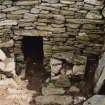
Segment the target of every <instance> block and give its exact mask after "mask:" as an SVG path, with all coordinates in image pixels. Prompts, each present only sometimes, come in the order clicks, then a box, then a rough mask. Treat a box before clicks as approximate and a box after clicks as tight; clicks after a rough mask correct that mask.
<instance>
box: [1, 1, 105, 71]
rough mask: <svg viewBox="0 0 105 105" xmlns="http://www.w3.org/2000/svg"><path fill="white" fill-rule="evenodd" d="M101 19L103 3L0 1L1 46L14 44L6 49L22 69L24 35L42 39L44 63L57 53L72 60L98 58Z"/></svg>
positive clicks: (100, 48)
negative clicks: (70, 54) (66, 55)
mask: <svg viewBox="0 0 105 105" xmlns="http://www.w3.org/2000/svg"><path fill="white" fill-rule="evenodd" d="M104 16H105V9H104V1H103V0H17V1H11V0H3V1H1V3H0V43H1V47H5V46H4V45H2V43H4V42H8V41H10V40H13V41H14V42H15V43H14V44H13V47H12V46H6V47H8V48H9V49H10V53H14V54H15V57H16V61H17V65H18V66H19V65H20V67H21V69H22V65H23V64H24V57H23V52H22V50H21V43H22V42H21V40H22V37H23V36H42V37H43V48H44V56H45V63H46V62H47V64H48V62H49V58H50V57H52V56H53V55H54V56H56V53H57V54H58V53H65V52H66V54H67V53H72V54H73V57H76V56H85V57H87V56H89V55H92V54H95V55H100V54H101V52H102V48H103V45H104V36H105V35H104V34H105V31H104V29H105V28H104V26H105V19H104ZM6 45H7V44H6ZM9 45H11V44H9ZM58 55H59V54H58ZM64 55H65V54H64ZM56 57H57V56H56ZM77 58H78V57H77ZM79 58H81V57H79ZM78 60H79V61H81V60H82V59H78ZM74 61H75V60H74ZM74 63H75V62H73V64H74ZM45 65H46V64H45Z"/></svg>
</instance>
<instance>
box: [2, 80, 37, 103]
mask: <svg viewBox="0 0 105 105" xmlns="http://www.w3.org/2000/svg"><path fill="white" fill-rule="evenodd" d="M27 84H28V81H21V80H20V81H19V80H18V82H16V81H14V80H13V79H5V80H1V81H0V105H31V101H32V97H33V95H35V94H36V91H35V90H29V89H27V88H26V87H27Z"/></svg>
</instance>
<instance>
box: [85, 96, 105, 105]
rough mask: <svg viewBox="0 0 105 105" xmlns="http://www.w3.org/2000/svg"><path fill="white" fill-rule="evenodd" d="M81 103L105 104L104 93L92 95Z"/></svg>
mask: <svg viewBox="0 0 105 105" xmlns="http://www.w3.org/2000/svg"><path fill="white" fill-rule="evenodd" d="M83 105H105V96H104V95H94V96H93V97H91V98H89V99H88V100H87V101H86V102H84V104H83Z"/></svg>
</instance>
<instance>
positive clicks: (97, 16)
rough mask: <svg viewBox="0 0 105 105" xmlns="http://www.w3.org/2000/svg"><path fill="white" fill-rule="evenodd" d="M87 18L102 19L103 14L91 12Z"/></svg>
mask: <svg viewBox="0 0 105 105" xmlns="http://www.w3.org/2000/svg"><path fill="white" fill-rule="evenodd" d="M86 18H88V19H102V14H101V13H100V11H90V12H88V14H87V15H86Z"/></svg>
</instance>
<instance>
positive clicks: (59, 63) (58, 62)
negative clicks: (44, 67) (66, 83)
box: [50, 58, 62, 74]
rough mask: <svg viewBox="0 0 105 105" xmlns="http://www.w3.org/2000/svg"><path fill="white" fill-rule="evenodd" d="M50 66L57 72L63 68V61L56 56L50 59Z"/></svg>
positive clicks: (53, 71) (52, 70)
mask: <svg viewBox="0 0 105 105" xmlns="http://www.w3.org/2000/svg"><path fill="white" fill-rule="evenodd" d="M50 66H51V72H52V73H54V74H57V73H59V71H60V70H61V68H62V61H61V60H59V59H56V58H52V59H50Z"/></svg>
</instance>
